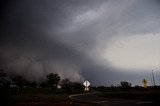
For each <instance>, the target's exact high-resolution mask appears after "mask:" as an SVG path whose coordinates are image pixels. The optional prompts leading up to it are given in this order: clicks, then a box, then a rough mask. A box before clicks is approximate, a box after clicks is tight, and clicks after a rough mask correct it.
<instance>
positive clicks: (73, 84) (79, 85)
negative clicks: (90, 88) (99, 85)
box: [72, 82, 84, 91]
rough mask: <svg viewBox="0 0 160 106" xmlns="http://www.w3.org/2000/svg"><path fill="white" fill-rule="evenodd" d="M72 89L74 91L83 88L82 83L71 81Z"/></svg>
mask: <svg viewBox="0 0 160 106" xmlns="http://www.w3.org/2000/svg"><path fill="white" fill-rule="evenodd" d="M72 86H73V89H74V90H76V91H81V90H84V85H82V84H81V83H79V82H72Z"/></svg>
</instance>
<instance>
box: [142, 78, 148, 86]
mask: <svg viewBox="0 0 160 106" xmlns="http://www.w3.org/2000/svg"><path fill="white" fill-rule="evenodd" d="M142 83H143V86H144V88H147V80H146V79H143V80H142Z"/></svg>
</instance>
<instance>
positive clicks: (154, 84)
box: [152, 70, 156, 86]
mask: <svg viewBox="0 0 160 106" xmlns="http://www.w3.org/2000/svg"><path fill="white" fill-rule="evenodd" d="M152 78H153V86H156V83H155V78H154V73H153V70H152Z"/></svg>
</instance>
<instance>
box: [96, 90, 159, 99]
mask: <svg viewBox="0 0 160 106" xmlns="http://www.w3.org/2000/svg"><path fill="white" fill-rule="evenodd" d="M97 95H98V96H102V97H106V98H116V99H132V100H152V101H159V100H160V91H138V92H136V91H134V92H101V93H98V94H97Z"/></svg>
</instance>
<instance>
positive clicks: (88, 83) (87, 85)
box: [83, 80, 90, 91]
mask: <svg viewBox="0 0 160 106" xmlns="http://www.w3.org/2000/svg"><path fill="white" fill-rule="evenodd" d="M83 85H84V86H85V88H84V91H89V85H90V82H89V81H87V80H86V81H84V83H83Z"/></svg>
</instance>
